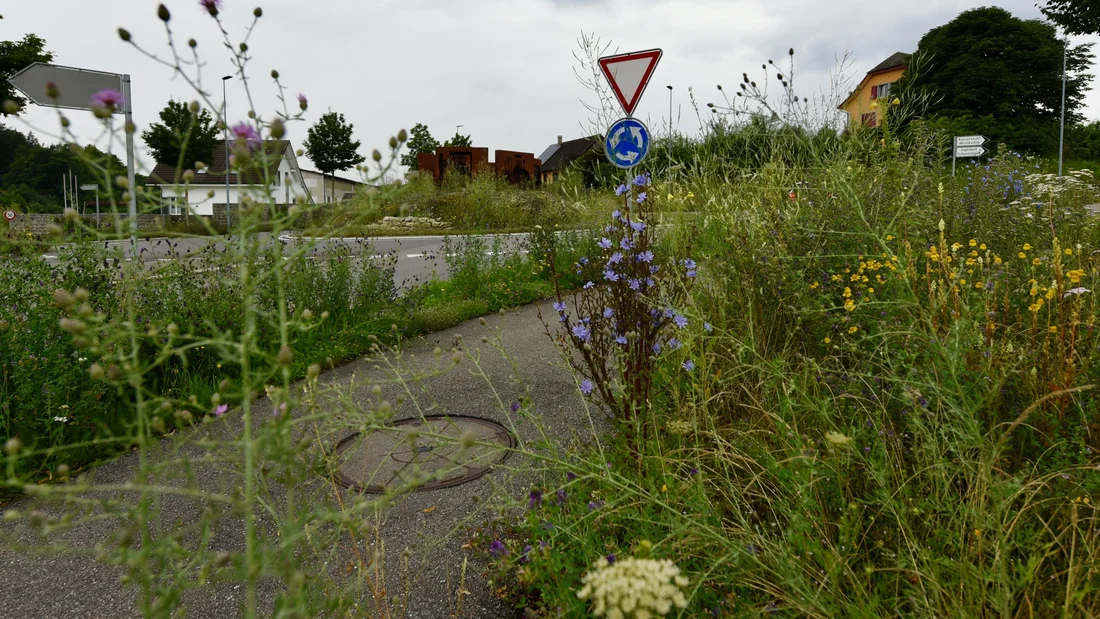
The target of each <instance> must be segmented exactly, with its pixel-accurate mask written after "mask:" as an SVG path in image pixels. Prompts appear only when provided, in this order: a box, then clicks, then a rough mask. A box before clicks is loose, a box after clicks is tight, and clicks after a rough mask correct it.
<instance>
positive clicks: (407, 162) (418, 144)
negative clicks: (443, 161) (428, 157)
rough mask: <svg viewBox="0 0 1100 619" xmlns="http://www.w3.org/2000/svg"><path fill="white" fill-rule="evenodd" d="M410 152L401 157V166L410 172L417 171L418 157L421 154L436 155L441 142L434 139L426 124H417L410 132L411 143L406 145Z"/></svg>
mask: <svg viewBox="0 0 1100 619" xmlns="http://www.w3.org/2000/svg"><path fill="white" fill-rule="evenodd" d="M405 147H406V148H407V149H408V151H407V152H406V153H405V154H404V155H401V165H403V166H405V167H407V168H409V169H410V170H415V169H417V164H416V157H417V155H419V154H420V153H434V152H435V149H436V148H438V147H439V140H437V139H435V138H433V137H432V134H431V132H429V131H428V126H427V125H425V124H424V123H416V124H415V125H413V128H412V130H411V131H410V132H409V142H408V143H407V144H406V145H405Z"/></svg>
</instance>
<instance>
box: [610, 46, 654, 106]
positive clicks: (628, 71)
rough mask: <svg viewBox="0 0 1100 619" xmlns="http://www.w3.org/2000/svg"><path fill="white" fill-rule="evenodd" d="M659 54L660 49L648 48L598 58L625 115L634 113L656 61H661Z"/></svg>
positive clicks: (651, 75)
mask: <svg viewBox="0 0 1100 619" xmlns="http://www.w3.org/2000/svg"><path fill="white" fill-rule="evenodd" d="M661 54H662V52H661V50H660V49H648V50H645V51H641V52H630V53H629V54H616V55H615V56H604V57H603V58H600V60H599V63H600V70H601V71H603V75H604V77H606V78H607V82H608V83H609V84H610V85H611V90H612V91H613V92H614V93H615V98H616V99H618V100H619V105H622V106H623V111H624V112H626V115H627V116H633V115H634V108H636V107H638V102H639V101H641V100H642V93H643V92H645V87H646V85H648V84H649V78H651V77H653V70H654V69H656V68H657V63H658V62H660V61H661Z"/></svg>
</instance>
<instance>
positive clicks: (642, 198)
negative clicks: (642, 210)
mask: <svg viewBox="0 0 1100 619" xmlns="http://www.w3.org/2000/svg"><path fill="white" fill-rule="evenodd" d="M648 197H649V194H647V193H646V192H644V191H643V192H641V193H639V194H638V199H637V202H638V204H641V203H642V202H645V199H646V198H648Z"/></svg>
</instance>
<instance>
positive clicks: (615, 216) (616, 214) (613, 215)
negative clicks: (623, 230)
mask: <svg viewBox="0 0 1100 619" xmlns="http://www.w3.org/2000/svg"><path fill="white" fill-rule="evenodd" d="M622 216H623V214H622V213H621V212H620V211H619V209H615V210H613V211H611V218H612V219H616V220H617V219H620V218H622ZM612 230H614V228H612Z"/></svg>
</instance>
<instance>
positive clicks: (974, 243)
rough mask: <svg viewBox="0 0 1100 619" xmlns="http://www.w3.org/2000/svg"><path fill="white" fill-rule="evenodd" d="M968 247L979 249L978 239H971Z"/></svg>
mask: <svg viewBox="0 0 1100 619" xmlns="http://www.w3.org/2000/svg"><path fill="white" fill-rule="evenodd" d="M967 245H970V246H971V247H977V246H978V241H977V240H976V239H970V242H969V243H967Z"/></svg>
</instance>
